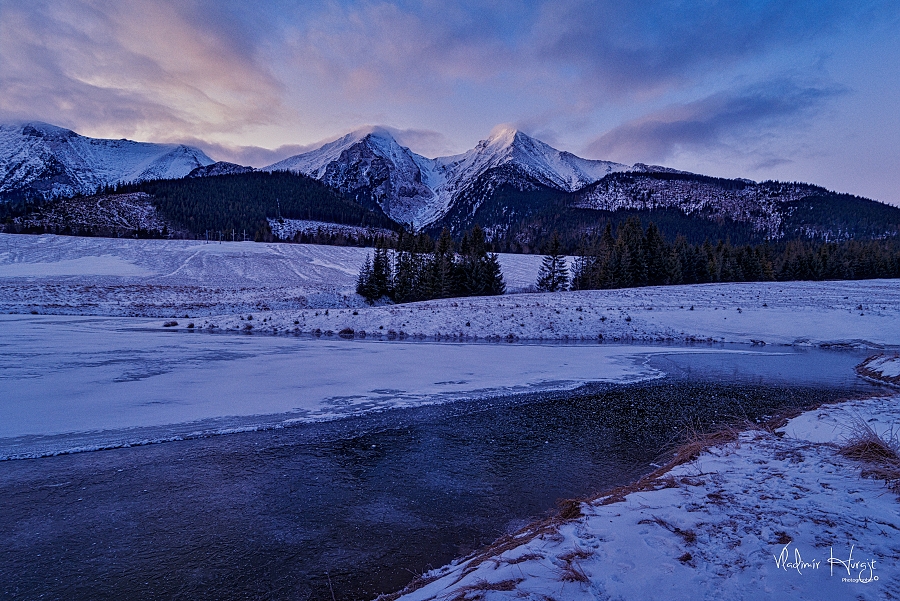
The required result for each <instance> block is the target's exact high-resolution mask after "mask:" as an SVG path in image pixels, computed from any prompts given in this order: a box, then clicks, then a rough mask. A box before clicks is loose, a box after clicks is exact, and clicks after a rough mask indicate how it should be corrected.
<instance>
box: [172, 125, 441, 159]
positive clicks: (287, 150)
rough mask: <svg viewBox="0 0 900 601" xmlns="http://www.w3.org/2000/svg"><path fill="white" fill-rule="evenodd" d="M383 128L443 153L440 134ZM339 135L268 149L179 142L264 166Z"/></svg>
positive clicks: (403, 141) (409, 143)
mask: <svg viewBox="0 0 900 601" xmlns="http://www.w3.org/2000/svg"><path fill="white" fill-rule="evenodd" d="M381 127H383V126H381ZM356 129H359V128H356ZM383 129H386V130H387V131H389V132H390V134H391V135H392V136H393V137H394V139H395V140H397V142H398V143H399V144H400V145H402V146H406V147H407V148H409V149H410V150H412V151H413V152H417V153H419V154H421V155H423V156H428V157H434V156H440V155H443V154H447V148H448V142H447V137H446V136H445V135H443V134H441V133H438V132H435V131H430V130H425V129H398V128H395V127H383ZM344 133H349V132H344ZM342 135H344V134H341V135H339V136H332V137H329V138H327V139H325V140H321V141H319V142H315V143H313V144H285V145H282V146H279V147H277V148H271V149H270V148H263V147H261V146H232V145H228V144H217V143H214V142H208V141H206V140H202V139H199V138H186V139H182V140H181V142H182V143H184V144H190V145H192V146H197V147H198V148H200V149H202V150H203V151H204V152H205V153H206V154H207V155H209V156H210V157H211V158H213V159H215V160H217V161H228V162H231V163H237V164H239V165H250V166H252V167H267V166H269V165H271V164H273V163H277V162H278V161H281V160H283V159H286V158H288V157H291V156H294V155H298V154H302V153H304V152H309V151H311V150H315V149H316V148H319V147H320V146H322V145H323V144H325V143H327V142H331V141H333V140H336V139H337V138H340V137H341V136H342Z"/></svg>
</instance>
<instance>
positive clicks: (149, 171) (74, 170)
mask: <svg viewBox="0 0 900 601" xmlns="http://www.w3.org/2000/svg"><path fill="white" fill-rule="evenodd" d="M212 163H213V160H212V159H210V158H209V157H208V156H206V155H205V154H204V153H203V152H202V151H201V150H198V149H197V148H193V147H191V146H184V145H181V144H151V143H148V142H133V141H131V140H105V139H98V138H88V137H86V136H81V135H79V134H77V133H75V132H73V131H71V130H68V129H64V128H62V127H56V126H54V125H48V124H46V123H40V122H30V123H19V124H7V125H0V194H4V193H15V192H29V193H32V194H37V195H40V196H43V197H45V198H50V197H54V196H70V195H72V194H76V193H90V192H93V191H94V190H96V189H97V187H98V186H104V185H109V184H115V183H118V182H134V181H143V180H148V179H158V178H179V177H184V176H185V175H187V174H188V173H190V172H191V171H193V170H194V169H196V168H197V167H202V166H205V165H210V164H212Z"/></svg>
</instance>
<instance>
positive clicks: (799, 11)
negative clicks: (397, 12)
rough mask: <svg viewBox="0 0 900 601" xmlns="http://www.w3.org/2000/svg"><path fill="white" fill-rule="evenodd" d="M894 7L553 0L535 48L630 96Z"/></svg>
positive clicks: (590, 87)
mask: <svg viewBox="0 0 900 601" xmlns="http://www.w3.org/2000/svg"><path fill="white" fill-rule="evenodd" d="M898 14H900V7H898V5H897V3H896V2H891V1H887V0H870V1H856V0H810V1H800V2H781V1H779V0H761V1H757V2H717V1H707V2H672V1H670V0H649V1H648V0H558V1H555V2H548V3H546V4H544V5H543V6H542V9H541V14H540V16H539V18H538V20H537V22H536V24H535V27H534V30H535V36H534V41H533V46H534V47H535V49H536V51H535V55H536V56H537V57H540V58H542V59H543V60H544V61H545V62H548V63H552V64H554V65H556V66H557V68H564V69H566V68H567V69H570V70H571V75H572V79H573V80H574V81H576V82H578V84H579V85H581V86H583V87H582V90H584V91H586V92H587V93H588V94H593V95H596V94H597V93H598V92H600V93H602V94H603V95H604V96H605V97H607V98H614V99H615V98H618V99H620V100H627V99H633V98H645V97H649V96H653V95H659V94H661V93H663V92H666V91H668V90H671V89H673V88H678V87H680V86H684V85H689V84H691V83H693V82H696V81H698V80H701V79H703V78H705V77H708V76H709V75H710V74H715V73H720V72H722V71H723V70H727V69H730V68H733V67H735V66H736V65H737V64H739V63H741V62H742V61H747V60H754V59H757V58H759V57H760V56H764V55H766V54H769V53H777V52H783V51H785V50H791V51H794V52H796V51H797V50H798V49H802V47H803V45H804V44H809V43H812V42H817V41H821V40H823V39H828V38H829V37H830V36H832V35H834V34H836V33H839V32H841V31H845V30H854V29H871V28H872V27H874V25H875V24H877V23H879V22H881V21H882V20H884V19H892V20H896V18H897V15H898ZM795 59H796V56H795Z"/></svg>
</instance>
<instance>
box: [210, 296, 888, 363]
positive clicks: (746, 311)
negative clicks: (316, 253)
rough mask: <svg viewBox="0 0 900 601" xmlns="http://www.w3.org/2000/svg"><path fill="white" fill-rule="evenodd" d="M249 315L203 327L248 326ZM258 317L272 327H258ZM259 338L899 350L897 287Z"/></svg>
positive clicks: (287, 316) (542, 304)
mask: <svg viewBox="0 0 900 601" xmlns="http://www.w3.org/2000/svg"><path fill="white" fill-rule="evenodd" d="M243 317H245V316H238V315H230V316H220V317H215V318H210V319H204V320H202V321H200V322H198V324H197V325H198V327H207V328H208V327H211V326H215V327H217V328H222V329H241V328H246V327H247V325H248V323H250V322H248V321H246V320H245V319H243ZM260 317H262V318H264V319H267V321H266V322H264V323H260V322H259V319H260ZM256 319H257V321H255V322H253V327H254V328H255V331H259V330H260V329H261V330H263V331H270V332H271V331H279V332H285V331H294V330H298V331H302V332H311V331H316V330H320V331H322V332H329V331H330V332H333V333H337V332H339V331H341V330H344V329H345V328H350V329H352V330H353V331H354V332H355V334H356V335H357V336H358V335H360V333H361V332H363V333H364V334H365V335H366V336H367V337H371V336H373V335H375V336H386V335H388V334H389V333H391V332H394V333H395V334H397V335H398V336H399V335H400V332H403V333H404V334H406V335H410V336H421V337H428V338H451V339H463V340H465V339H472V338H474V337H478V338H494V339H496V338H502V339H508V340H515V339H522V340H525V339H531V340H534V339H541V340H565V339H568V340H602V341H606V342H617V341H644V342H649V341H656V342H692V341H710V342H735V343H743V344H757V345H761V344H764V343H765V344H790V345H806V346H846V347H857V348H882V347H897V346H900V281H897V280H868V281H861V282H766V283H753V284H709V285H702V286H668V287H659V288H633V289H627V290H591V291H580V292H565V293H557V294H517V295H508V296H504V297H478V298H461V299H446V300H436V301H427V302H421V303H411V304H404V305H388V306H382V307H366V308H359V309H340V310H329V311H328V312H327V313H326V312H325V311H322V310H314V309H306V310H297V311H275V312H273V313H271V314H269V313H267V314H266V315H265V316H261V315H259V314H257V315H256Z"/></svg>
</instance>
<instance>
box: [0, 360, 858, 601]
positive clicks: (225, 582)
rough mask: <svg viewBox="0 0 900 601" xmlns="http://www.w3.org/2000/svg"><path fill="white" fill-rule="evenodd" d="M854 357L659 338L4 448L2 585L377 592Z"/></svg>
mask: <svg viewBox="0 0 900 601" xmlns="http://www.w3.org/2000/svg"><path fill="white" fill-rule="evenodd" d="M863 356H864V355H859V354H858V353H847V352H843V353H839V352H833V351H832V352H827V351H810V352H806V353H803V352H800V353H797V352H791V353H790V354H789V355H786V356H785V355H772V356H758V355H729V356H724V355H719V354H717V355H671V356H667V357H656V358H654V359H652V360H651V364H653V365H654V366H657V367H659V368H660V369H662V370H664V371H666V372H667V373H669V374H671V376H670V377H667V378H664V379H661V380H656V381H652V382H645V383H640V384H631V385H594V386H591V387H585V388H582V389H580V390H578V391H576V392H575V393H567V394H563V393H559V394H549V395H540V396H538V395H535V396H527V397H518V398H513V399H493V400H489V401H484V400H481V401H460V402H455V403H449V404H445V405H439V406H430V407H421V408H416V409H399V410H389V411H384V412H381V413H377V414H373V415H369V416H364V417H354V418H348V419H343V420H339V421H334V422H329V423H318V424H305V425H298V426H296V427H291V428H285V429H279V430H270V431H262V432H247V433H241V434H232V435H226V436H215V437H210V438H203V439H196V440H185V441H179V442H172V443H165V444H158V445H150V446H145V447H134V448H125V449H116V450H109V451H100V452H92V453H81V454H76V455H66V456H59V457H49V458H43V459H31V460H20V461H6V462H0V597H2V598H3V599H39V598H41V599H66V600H80V599H299V600H303V599H326V600H327V599H331V598H332V592H333V595H334V598H336V599H338V600H342V599H366V598H372V597H374V596H376V595H377V594H379V593H381V592H389V591H393V590H396V589H399V588H401V587H402V586H404V585H405V584H406V583H407V582H408V581H409V580H411V578H412V577H413V575H414V574H416V573H420V572H422V571H424V570H427V569H429V568H431V567H438V566H440V565H442V564H444V563H446V562H448V561H449V560H451V559H453V558H455V557H458V556H461V555H465V554H467V553H469V552H471V551H472V550H475V549H477V548H479V547H480V546H483V545H484V544H486V543H489V542H490V541H492V540H494V539H495V538H496V537H498V536H499V535H501V534H503V533H505V532H510V531H513V530H515V529H517V528H518V527H520V526H522V525H524V524H525V523H526V522H527V521H528V520H530V519H533V518H535V517H540V516H542V515H545V514H546V512H547V511H548V510H551V509H552V508H553V507H554V506H555V504H556V502H557V501H558V500H559V499H563V498H569V497H576V496H584V495H589V494H592V493H596V492H598V491H600V490H602V489H606V488H609V487H612V486H615V485H619V484H624V483H627V482H629V481H633V480H635V479H636V478H638V477H640V476H641V475H643V474H645V473H647V472H649V471H651V470H652V467H651V466H650V463H651V462H653V461H656V460H659V458H660V454H661V453H663V452H664V450H665V449H666V448H667V446H668V445H671V444H672V443H673V442H675V441H677V439H678V437H679V436H680V435H682V434H683V433H684V432H685V430H686V429H688V428H709V427H713V426H714V425H715V424H718V423H723V422H727V421H729V420H731V419H734V418H742V419H759V418H762V417H764V416H769V415H772V414H775V413H777V412H779V411H781V410H784V409H786V408H789V407H805V406H809V405H812V404H816V403H819V402H822V401H833V400H838V399H842V398H847V397H851V396H860V395H863V394H866V393H869V392H871V391H872V390H874V388H873V387H872V386H871V385H869V384H866V383H864V382H861V381H857V380H856V379H855V378H854V376H853V372H852V367H853V365H855V364H856V363H858V362H859V361H860V360H861V358H862V357H863Z"/></svg>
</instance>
